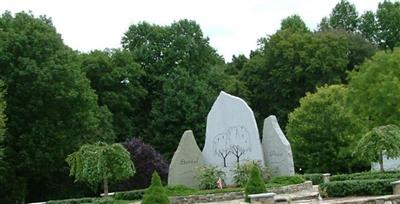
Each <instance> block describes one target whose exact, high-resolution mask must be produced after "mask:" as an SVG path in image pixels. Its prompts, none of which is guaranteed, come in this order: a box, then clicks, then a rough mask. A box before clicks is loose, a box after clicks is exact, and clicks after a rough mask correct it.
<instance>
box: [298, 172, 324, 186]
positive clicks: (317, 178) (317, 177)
mask: <svg viewBox="0 0 400 204" xmlns="http://www.w3.org/2000/svg"><path fill="white" fill-rule="evenodd" d="M303 177H304V178H305V179H306V180H307V181H311V182H312V184H313V185H318V184H321V183H323V182H324V177H323V176H322V174H321V173H314V174H304V175H303Z"/></svg>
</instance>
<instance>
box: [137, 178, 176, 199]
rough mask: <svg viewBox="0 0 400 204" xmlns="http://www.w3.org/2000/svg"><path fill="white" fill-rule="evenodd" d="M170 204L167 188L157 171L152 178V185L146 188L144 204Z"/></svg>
mask: <svg viewBox="0 0 400 204" xmlns="http://www.w3.org/2000/svg"><path fill="white" fill-rule="evenodd" d="M155 203H157V204H169V203H170V201H169V199H168V196H167V193H166V191H165V188H164V187H163V186H162V184H161V179H160V176H159V175H158V173H157V172H156V171H155V172H154V173H153V176H152V178H151V186H150V187H149V188H148V189H147V190H146V192H145V193H144V196H143V200H142V204H155Z"/></svg>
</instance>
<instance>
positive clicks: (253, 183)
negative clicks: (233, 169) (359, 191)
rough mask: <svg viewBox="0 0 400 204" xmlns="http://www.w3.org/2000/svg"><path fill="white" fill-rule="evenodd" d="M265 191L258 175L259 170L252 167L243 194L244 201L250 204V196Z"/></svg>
mask: <svg viewBox="0 0 400 204" xmlns="http://www.w3.org/2000/svg"><path fill="white" fill-rule="evenodd" d="M265 191H266V188H265V184H264V181H263V179H262V178H261V175H260V170H259V169H258V167H257V166H253V167H252V168H251V172H250V178H249V180H248V181H247V184H246V188H245V190H244V192H245V195H246V196H245V199H244V200H245V201H246V202H250V197H249V195H250V194H257V193H263V192H265Z"/></svg>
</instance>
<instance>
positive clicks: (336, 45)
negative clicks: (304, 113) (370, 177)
mask: <svg viewBox="0 0 400 204" xmlns="http://www.w3.org/2000/svg"><path fill="white" fill-rule="evenodd" d="M260 45H261V46H260V48H259V49H258V50H257V51H256V52H254V53H253V55H252V57H250V59H249V61H248V62H247V63H246V64H245V66H244V68H243V70H242V71H241V73H240V75H239V79H240V80H242V81H243V82H245V86H246V87H247V88H248V90H251V94H250V96H251V97H250V103H251V104H252V108H253V110H254V112H255V114H256V118H257V121H262V119H263V118H262V117H265V116H267V115H271V114H274V115H276V116H277V117H278V118H279V123H280V124H282V125H283V126H286V124H287V118H288V114H289V113H290V112H292V111H293V110H294V109H295V108H296V107H298V105H299V99H300V98H301V97H304V95H305V93H306V92H314V91H315V87H316V86H321V85H324V84H338V83H345V82H346V76H347V71H348V70H353V69H354V68H355V67H356V66H357V65H359V64H360V63H362V62H363V60H364V59H365V58H368V57H370V56H371V55H372V54H374V52H375V48H374V47H373V45H372V44H371V43H370V42H368V41H366V40H364V39H363V38H361V37H360V36H359V35H357V34H348V33H346V32H343V31H338V30H328V31H323V32H316V33H310V32H300V31H297V32H294V31H291V30H290V29H285V30H279V31H278V32H276V33H275V34H273V35H272V36H270V37H268V38H265V39H263V40H261V41H260ZM265 90H268V91H265ZM265 104H269V105H268V106H266V105H265Z"/></svg>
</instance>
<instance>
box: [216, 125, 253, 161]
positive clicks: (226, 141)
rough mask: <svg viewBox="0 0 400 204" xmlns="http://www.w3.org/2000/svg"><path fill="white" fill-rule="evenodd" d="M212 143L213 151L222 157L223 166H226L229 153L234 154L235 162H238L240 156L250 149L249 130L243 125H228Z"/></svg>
mask: <svg viewBox="0 0 400 204" xmlns="http://www.w3.org/2000/svg"><path fill="white" fill-rule="evenodd" d="M213 145H214V153H215V155H216V156H218V157H220V158H221V159H222V161H223V165H224V167H227V158H228V156H229V155H230V154H232V155H233V156H235V158H236V163H237V164H239V161H240V158H241V157H242V156H244V155H245V154H246V153H247V152H249V151H251V146H250V137H249V132H248V131H247V129H246V128H245V127H243V126H234V127H230V128H228V130H227V131H226V132H223V133H220V134H218V135H217V136H215V138H214V141H213Z"/></svg>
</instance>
